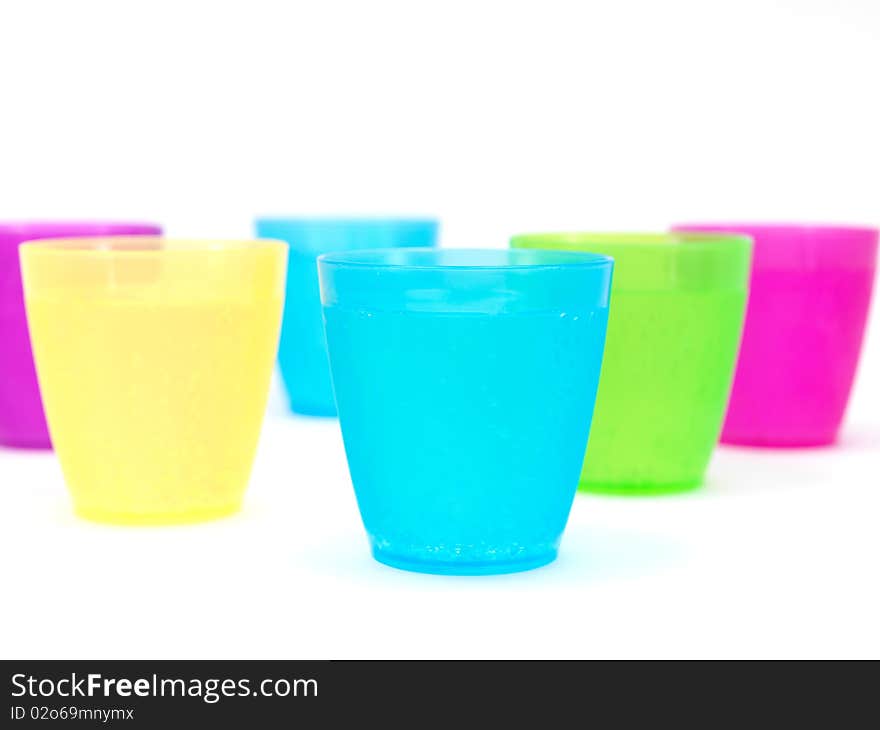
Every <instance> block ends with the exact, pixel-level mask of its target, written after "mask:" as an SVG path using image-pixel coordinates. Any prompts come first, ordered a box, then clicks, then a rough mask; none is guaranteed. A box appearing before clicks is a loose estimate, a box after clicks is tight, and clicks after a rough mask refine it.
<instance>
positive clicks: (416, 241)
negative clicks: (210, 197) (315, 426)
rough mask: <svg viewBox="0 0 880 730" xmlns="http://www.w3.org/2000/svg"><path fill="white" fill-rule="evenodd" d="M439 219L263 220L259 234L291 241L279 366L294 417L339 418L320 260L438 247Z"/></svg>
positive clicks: (259, 222) (257, 225) (258, 228)
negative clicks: (357, 252)
mask: <svg viewBox="0 0 880 730" xmlns="http://www.w3.org/2000/svg"><path fill="white" fill-rule="evenodd" d="M438 227H439V226H438V223H437V221H434V220H430V219H425V220H422V219H416V218H413V219H409V218H260V219H258V220H257V222H256V230H257V235H259V236H261V237H263V238H275V239H279V240H282V241H287V243H288V244H289V245H290V259H289V262H288V267H287V297H286V300H285V304H284V320H283V324H282V328H281V343H280V345H279V348H278V365H279V369H280V370H281V377H282V380H283V381H284V386H285V389H286V390H287V395H288V398H289V402H290V409H291V410H292V411H294V412H295V413H301V414H303V415H309V416H335V415H336V402H335V400H334V397H333V385H332V382H331V380H330V365H329V364H328V362H327V345H326V343H325V340H324V324H323V321H322V319H321V294H320V292H319V291H318V265H317V258H318V256H319V255H320V254H322V253H328V252H331V251H352V250H358V249H367V248H397V247H425V246H435V245H436V243H437V231H438Z"/></svg>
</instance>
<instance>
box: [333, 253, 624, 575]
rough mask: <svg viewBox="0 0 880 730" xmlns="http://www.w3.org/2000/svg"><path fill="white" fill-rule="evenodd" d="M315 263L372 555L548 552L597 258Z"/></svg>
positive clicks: (590, 330)
mask: <svg viewBox="0 0 880 730" xmlns="http://www.w3.org/2000/svg"><path fill="white" fill-rule="evenodd" d="M318 269H319V274H320V279H321V298H322V302H323V305H324V321H325V326H326V332H327V344H328V347H329V352H330V364H331V369H332V371H333V381H334V384H335V388H336V402H337V405H338V407H339V418H340V425H341V426H342V435H343V439H344V441H345V450H346V454H347V457H348V466H349V470H350V472H351V479H352V482H353V484H354V489H355V493H356V495H357V500H358V506H359V507H360V511H361V517H362V518H363V521H364V526H365V527H366V530H367V534H368V536H369V540H370V544H371V546H372V551H373V555H374V557H375V558H376V559H377V560H378V561H379V562H382V563H385V564H387V565H391V566H394V567H397V568H403V569H405V570H415V571H419V572H423V573H441V574H455V575H477V574H491V573H509V572H515V571H519V570H528V569H530V568H536V567H538V566H541V565H545V564H546V563H549V562H551V561H552V560H553V559H554V558H555V557H556V554H557V550H558V546H559V541H560V539H561V537H562V532H563V529H564V528H565V523H566V521H567V520H568V514H569V511H570V509H571V504H572V500H573V499H574V494H575V490H576V488H577V484H578V478H579V475H580V470H581V465H582V463H583V457H584V451H585V449H586V446H587V436H588V434H589V430H590V419H591V417H592V411H593V403H594V400H595V398H596V388H597V383H598V379H599V369H600V366H601V363H602V352H603V348H604V343H605V330H606V326H607V322H608V297H609V290H610V284H611V269H612V260H611V259H610V258H608V257H606V256H599V255H595V254H585V253H575V252H567V251H549V250H527V249H520V250H463V249H458V250H456V249H434V250H431V249H421V250H416V249H409V250H405V249H403V250H402V249H397V250H393V249H389V250H379V251H357V252H350V253H331V254H326V255H324V256H321V257H320V258H319V259H318Z"/></svg>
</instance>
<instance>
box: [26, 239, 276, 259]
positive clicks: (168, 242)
mask: <svg viewBox="0 0 880 730" xmlns="http://www.w3.org/2000/svg"><path fill="white" fill-rule="evenodd" d="M287 247H288V244H287V243H285V242H284V241H279V240H276V239H272V238H253V239H244V238H242V239H217V238H166V237H164V236H159V235H122V236H70V237H64V238H40V239H34V240H30V241H23V242H22V243H21V249H22V250H23V252H26V253H27V255H33V254H34V253H43V254H47V253H48V254H51V255H53V256H74V257H82V256H93V257H109V256H124V257H144V256H168V255H176V254H194V253H195V254H213V255H216V254H218V253H234V252H247V251H254V252H255V251H262V250H271V249H279V250H280V249H286V248H287Z"/></svg>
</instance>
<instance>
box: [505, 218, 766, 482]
mask: <svg viewBox="0 0 880 730" xmlns="http://www.w3.org/2000/svg"><path fill="white" fill-rule="evenodd" d="M511 246H513V247H517V248H524V249H560V250H576V251H591V252H594V253H601V254H605V255H607V256H611V257H613V258H614V284H613V287H612V293H611V313H610V316H609V322H608V339H607V342H606V345H605V359H604V362H603V364H602V374H601V377H600V380H599V394H598V396H597V398H596V410H595V413H594V417H593V427H592V429H591V431H590V442H589V446H588V447H587V450H586V455H585V458H584V468H583V474H582V476H581V488H583V489H586V490H590V491H595V492H610V493H616V494H651V493H663V492H676V491H682V490H687V489H692V488H694V487H697V486H699V485H700V483H701V482H702V480H703V475H704V472H705V470H706V466H707V465H708V462H709V458H710V456H711V454H712V450H713V449H714V447H715V443H716V441H717V439H718V433H719V431H720V429H721V421H722V418H723V416H724V410H725V407H726V405H727V398H728V394H729V392H730V383H731V378H732V376H733V368H734V363H735V361H736V354H737V349H738V347H739V341H740V335H741V332H742V322H743V312H744V308H745V300H746V292H747V286H748V271H749V256H750V250H751V244H750V241H749V239H748V238H746V237H742V236H719V235H711V234H695V235H687V234H613V233H609V234H601V233H596V234H592V233H570V234H565V233H561V234H530V235H523V236H516V237H514V238H513V239H512V240H511Z"/></svg>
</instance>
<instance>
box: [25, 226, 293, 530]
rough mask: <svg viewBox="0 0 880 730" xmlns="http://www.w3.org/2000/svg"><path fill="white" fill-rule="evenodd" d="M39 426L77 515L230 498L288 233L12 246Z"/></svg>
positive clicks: (250, 428) (261, 400)
mask: <svg viewBox="0 0 880 730" xmlns="http://www.w3.org/2000/svg"><path fill="white" fill-rule="evenodd" d="M21 265H22V277H23V282H24V293H25V305H26V308H27V315H28V323H29V327H30V334H31V341H32V344H33V349H34V357H35V361H36V365H37V375H38V377H39V382H40V389H41V391H42V395H43V400H44V404H45V408H46V415H47V420H48V423H49V430H50V433H51V435H52V440H53V443H54V445H55V450H56V451H57V453H58V458H59V460H60V462H61V468H62V471H63V473H64V477H65V480H66V481H67V485H68V487H69V488H70V492H71V495H72V497H73V503H74V509H75V511H76V513H77V514H78V515H80V516H81V517H84V518H86V519H89V520H93V521H96V522H105V523H112V524H129V525H131V524H136V525H143V524H176V523H190V522H200V521H203V520H209V519H214V518H218V517H223V516H226V515H230V514H232V513H234V512H236V511H238V510H239V508H240V506H241V503H242V498H243V496H244V491H245V488H246V487H247V482H248V478H249V475H250V471H251V465H252V463H253V458H254V454H255V451H256V446H257V440H258V438H259V434H260V426H261V424H262V421H263V415H264V412H265V409H266V400H267V398H268V392H269V380H270V377H271V374H272V367H273V362H274V360H275V353H276V349H277V346H278V334H279V331H280V324H281V309H282V304H283V299H284V281H285V268H286V265H287V244H285V243H282V242H280V241H270V240H256V241H174V240H167V239H162V238H153V237H118V238H80V239H65V240H62V239H53V240H45V241H38V242H31V243H26V244H24V245H23V246H22V247H21Z"/></svg>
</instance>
